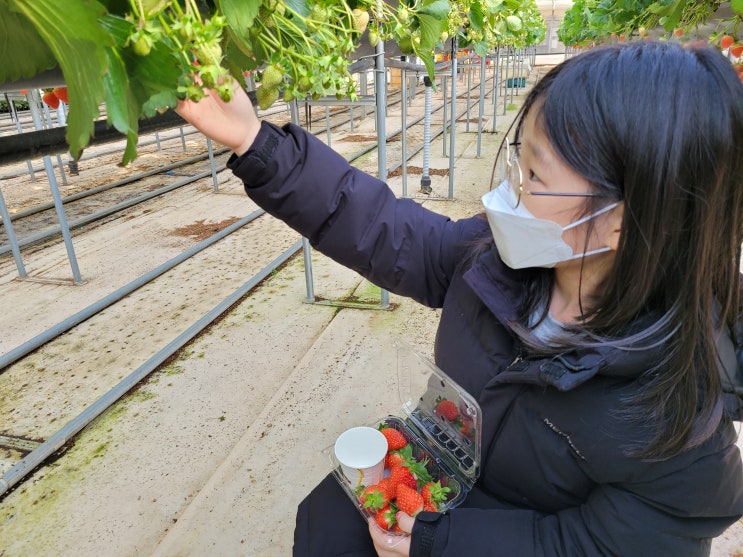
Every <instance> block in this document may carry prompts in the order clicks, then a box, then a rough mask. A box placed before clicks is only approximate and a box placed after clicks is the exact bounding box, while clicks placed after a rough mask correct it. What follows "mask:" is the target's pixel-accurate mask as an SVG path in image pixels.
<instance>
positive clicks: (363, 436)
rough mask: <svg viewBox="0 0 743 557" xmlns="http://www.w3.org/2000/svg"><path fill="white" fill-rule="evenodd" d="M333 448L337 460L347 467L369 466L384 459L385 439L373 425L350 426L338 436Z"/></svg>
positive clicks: (360, 467)
mask: <svg viewBox="0 0 743 557" xmlns="http://www.w3.org/2000/svg"><path fill="white" fill-rule="evenodd" d="M334 450H335V457H336V458H337V459H338V461H339V462H340V463H342V464H345V465H346V466H348V467H349V468H357V469H362V468H369V467H371V466H375V465H377V464H379V463H380V462H381V461H382V460H384V457H385V455H386V454H387V439H386V438H385V437H384V435H382V432H380V431H379V430H377V429H374V428H373V427H368V426H359V427H352V428H351V429H347V430H346V431H344V432H343V433H341V434H340V435H339V436H338V439H336V441H335V447H334Z"/></svg>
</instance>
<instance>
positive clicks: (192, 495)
mask: <svg viewBox="0 0 743 557" xmlns="http://www.w3.org/2000/svg"><path fill="white" fill-rule="evenodd" d="M555 60H556V61H559V59H557V58H556V59H555ZM539 61H540V60H538V62H539ZM550 62H551V59H550ZM538 70H539V68H537V71H538ZM520 100H523V96H521V97H520V98H517V99H516V101H515V102H516V104H518V103H519V102H520ZM514 112H515V111H513V110H510V111H509V113H508V117H503V118H502V117H501V116H500V115H499V116H498V118H499V120H498V124H497V129H498V130H499V133H496V134H492V133H484V134H483V135H482V137H481V152H480V156H479V157H478V156H477V148H478V136H477V133H476V128H475V126H470V130H469V131H465V123H458V124H457V134H456V135H457V143H456V148H455V153H456V157H455V175H456V180H455V182H454V196H453V197H452V198H449V195H448V188H449V180H448V176H447V175H446V174H448V168H449V166H448V165H449V159H448V158H447V157H444V155H443V146H442V143H441V139H440V138H439V139H438V140H436V141H434V143H433V144H432V147H431V153H432V155H431V160H430V168H431V169H441V170H446V171H447V172H442V173H441V174H442V175H438V174H433V173H432V181H433V183H432V187H433V192H432V193H431V194H430V195H422V194H421V193H420V192H419V191H418V189H419V182H418V180H419V177H418V176H416V175H410V176H408V183H407V191H408V195H409V196H411V197H415V198H416V199H419V201H420V202H421V203H423V204H424V205H425V206H427V207H429V208H431V209H433V210H435V211H438V212H441V213H445V214H447V215H450V216H451V217H452V218H455V219H456V218H462V217H465V216H469V215H471V214H473V213H476V212H479V211H480V197H481V196H482V194H483V193H484V192H485V191H487V189H488V183H489V180H490V171H491V167H490V162H489V161H491V160H492V159H493V156H494V154H495V152H496V149H497V147H498V144H499V142H500V141H501V139H502V137H503V135H502V131H503V130H504V129H505V128H506V127H507V125H508V123H509V121H510V118H511V117H512V116H513V114H514ZM390 118H391V121H390V124H389V125H388V129H392V127H393V126H395V125H396V124H395V123H394V122H396V121H397V120H395V119H396V118H398V115H397V114H394V113H391V114H390ZM489 118H492V113H491V115H490V116H489ZM393 120H394V121H393ZM488 121H490V120H488ZM486 127H487V121H486ZM372 129H373V128H368V130H367V131H370V130H372ZM361 131H362V130H357V133H361ZM420 156H421V155H418V157H419V158H417V159H413V160H412V161H411V162H410V164H411V165H419V166H420V165H421V164H422V162H421V159H420ZM389 183H390V186H391V187H392V188H393V189H394V190H395V191H396V192H397V193H398V194H400V193H401V192H402V184H401V177H395V178H392V179H390V180H389ZM219 188H220V194H223V195H220V196H218V197H217V199H216V200H215V201H213V206H212V207H207V206H206V205H205V204H206V203H211V202H212V199H211V198H209V197H208V196H204V195H197V196H194V197H192V198H188V197H185V196H184V197H181V198H179V199H178V201H177V202H173V201H169V202H168V203H171V204H173V205H176V207H175V209H177V210H178V212H179V213H186V214H187V215H188V216H187V218H190V219H191V220H192V221H194V222H197V221H198V220H199V218H201V219H202V220H203V219H204V216H203V215H207V214H208V218H210V219H214V220H218V219H219V218H222V219H225V218H228V217H229V216H231V215H232V214H233V213H234V207H235V206H236V205H240V204H242V205H240V207H241V209H240V210H241V211H242V210H244V209H245V207H247V205H245V204H246V203H247V202H246V201H244V200H245V198H244V195H243V194H242V188H241V184H239V183H238V182H237V181H236V180H235V179H233V178H232V177H231V176H228V174H227V173H222V174H221V175H220V186H219ZM199 215H202V216H201V217H199ZM139 225H140V223H139V221H137V220H133V221H132V224H131V226H132V227H136V226H139ZM281 226H283V225H281ZM271 230H272V231H273V232H272V233H275V234H287V232H286V231H285V230H284V229H283V228H280V226H279V225H276V227H275V228H272V229H271ZM153 238H154V235H153ZM289 238H290V239H289V240H288V241H287V243H288V244H290V243H291V242H293V241H295V240H297V239H298V238H296V237H294V236H291V235H289ZM234 249H235V253H237V252H239V250H240V244H237V245H236V246H235V248H234ZM236 265H237V264H235V263H233V264H232V268H230V266H228V265H226V264H225V263H224V262H221V261H220V262H216V263H215V262H214V261H205V262H202V265H201V267H202V268H204V269H207V270H209V271H210V273H211V277H210V280H211V281H212V282H211V284H212V285H214V287H216V285H217V283H219V282H221V281H222V280H227V278H229V277H228V275H230V273H235V272H238V273H239V271H240V270H241V269H242V267H240V268H238V269H235V268H234V267H235V266H236ZM240 265H242V263H240ZM244 265H248V263H247V262H246V263H244ZM312 269H313V276H314V289H315V295H316V297H317V299H318V300H322V301H323V303H321V304H312V303H305V300H306V297H307V289H306V285H307V282H306V278H305V272H304V264H303V260H302V257H301V256H296V257H294V258H292V259H290V260H289V262H288V263H287V264H286V265H285V266H284V267H282V268H281V270H279V271H278V272H276V273H274V274H272V275H271V276H270V277H269V278H267V279H266V280H265V281H263V282H262V283H261V284H260V286H259V287H258V288H256V289H255V290H254V291H252V292H251V293H250V295H249V296H248V297H246V298H245V299H244V300H242V301H241V302H240V303H239V304H236V305H235V306H233V307H231V308H230V310H229V312H227V313H226V314H225V315H224V316H223V317H222V319H221V320H219V321H218V322H217V323H215V324H214V325H213V326H211V327H210V328H209V329H208V330H207V331H205V332H204V333H203V334H202V335H200V336H199V337H198V338H197V339H196V340H195V341H194V342H193V343H191V344H190V345H189V346H188V348H187V350H184V351H183V352H182V353H181V355H180V356H179V357H178V358H177V359H176V360H174V361H172V362H169V363H168V365H166V366H164V367H163V368H162V369H161V370H160V371H158V372H156V373H155V374H153V376H151V377H150V378H149V379H148V380H146V381H145V382H143V383H142V384H140V385H139V386H138V387H137V389H136V390H134V391H132V392H131V393H130V394H129V395H128V396H127V397H126V398H125V399H123V400H122V401H120V402H119V403H117V404H116V405H115V406H114V407H112V408H111V409H109V410H108V411H107V412H106V413H105V414H103V415H102V416H101V417H100V418H98V419H97V420H96V421H94V422H93V423H92V424H90V426H88V427H87V428H86V429H85V430H84V431H83V432H82V433H81V434H80V435H79V436H78V437H77V438H76V440H75V441H74V442H73V443H71V444H70V445H69V446H68V447H67V448H66V450H65V452H64V454H63V455H62V456H60V457H59V458H57V459H55V460H53V461H52V462H50V463H48V464H47V465H46V466H44V467H43V468H42V469H39V470H38V471H36V472H35V473H34V474H33V475H32V476H31V477H30V478H29V479H27V480H26V481H25V482H24V483H22V484H21V485H20V486H19V487H17V488H16V489H15V490H14V491H12V492H11V493H9V494H7V495H6V496H5V498H4V499H2V500H0V556H2V557H9V556H23V557H25V556H30V555H34V556H35V557H36V556H47V555H48V556H58V555H63V556H67V555H70V556H72V555H74V556H76V557H78V556H100V555H106V556H107V557H119V556H121V557H129V556H162V557H166V556H168V557H170V556H207V555H209V556H238V555H244V556H267V557H272V556H283V555H289V554H290V553H291V546H292V540H293V528H294V516H295V510H296V507H297V504H298V503H299V502H300V501H301V500H302V498H304V496H305V495H306V494H307V493H308V492H309V490H311V489H312V487H313V486H315V485H316V484H317V483H318V482H319V481H320V480H321V479H322V478H323V477H324V476H325V475H326V474H327V473H328V472H329V471H330V468H331V465H330V462H329V460H328V458H327V456H326V455H325V454H324V453H323V450H324V449H325V448H327V447H328V446H330V445H331V444H332V443H333V442H334V440H335V439H336V437H337V436H338V434H340V433H341V432H342V431H343V430H345V429H347V428H349V427H353V426H355V425H362V424H370V423H373V422H375V421H376V420H377V419H379V418H380V417H383V416H385V415H387V414H398V415H399V414H402V408H401V405H402V401H401V400H400V397H399V395H398V379H397V366H396V353H395V350H394V348H393V346H392V342H393V340H394V339H395V338H402V339H404V340H406V341H407V342H409V343H410V344H412V345H413V346H415V347H416V348H417V349H418V350H419V351H421V352H422V353H423V354H425V355H429V356H430V355H431V349H432V343H433V339H434V335H435V331H436V324H437V318H438V311H437V310H432V309H428V308H424V307H422V306H420V305H418V304H416V303H414V302H412V301H410V300H407V299H403V298H400V297H398V296H394V295H390V308H389V309H385V308H382V307H380V304H379V302H380V293H379V290H378V289H376V288H375V287H373V286H372V285H370V284H368V283H367V282H366V281H364V280H362V279H360V278H359V277H358V275H356V274H355V273H353V272H351V271H349V270H347V269H344V268H342V267H340V266H339V265H337V264H335V263H334V262H332V261H329V260H328V259H327V258H325V257H323V256H321V255H320V254H318V253H316V252H313V254H312ZM193 272H197V269H193ZM246 276H247V274H246ZM153 288H157V286H153ZM159 295H160V296H162V297H170V298H172V301H173V304H174V305H178V304H183V306H184V308H183V312H187V311H188V308H186V307H185V306H187V305H188V299H186V302H185V303H184V302H183V300H184V296H186V295H187V294H186V293H184V292H182V291H180V290H178V289H175V288H174V289H167V290H165V289H164V290H163V291H162V292H159ZM14 299H15V298H14ZM349 300H353V301H354V302H358V303H360V304H361V305H362V306H364V307H350V306H351V304H348V303H347V302H348V301H349ZM3 301H5V302H7V301H8V300H7V299H5V300H4V299H3V297H2V291H1V290H0V303H2V302H3ZM14 303H15V304H21V305H22V304H23V303H28V304H29V305H30V304H31V303H32V301H31V300H25V299H23V301H21V299H20V298H17V299H15V302H14ZM4 307H7V304H6V305H5V306H4ZM139 311H140V313H135V314H132V315H130V316H129V317H128V318H127V317H126V316H124V317H122V319H121V320H119V322H118V326H121V327H123V326H124V324H123V323H122V322H121V321H123V320H126V319H129V320H133V321H137V320H142V319H146V318H147V315H146V312H147V308H140V309H139ZM86 332H87V334H89V335H94V334H95V331H94V330H92V327H91V328H89V329H88V330H87V331H86ZM88 338H90V337H88ZM70 342H71V343H72V344H71V345H70V349H72V347H74V346H76V345H75V339H71V340H70ZM131 352H132V353H136V348H135V345H132V348H131ZM105 365H107V364H103V363H102V364H101V368H102V367H104V366H105ZM109 365H113V364H109ZM63 386H64V385H63V384H62V383H60V386H59V389H63ZM42 406H43V403H42ZM741 446H743V441H742V442H741ZM712 555H713V556H714V557H723V556H724V557H732V556H738V557H740V556H741V555H743V524H742V523H740V522H739V523H737V524H736V525H735V526H733V527H732V528H731V529H730V530H729V531H728V532H726V533H725V534H724V535H723V536H722V537H720V538H718V539H717V540H715V542H714V548H713V552H712Z"/></svg>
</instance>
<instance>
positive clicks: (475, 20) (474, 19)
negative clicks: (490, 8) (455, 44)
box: [469, 2, 485, 29]
mask: <svg viewBox="0 0 743 557" xmlns="http://www.w3.org/2000/svg"><path fill="white" fill-rule="evenodd" d="M469 20H470V25H472V27H474V28H475V29H482V28H483V27H484V25H485V16H484V15H483V13H482V5H481V4H480V3H479V2H473V3H472V5H471V6H470V11H469Z"/></svg>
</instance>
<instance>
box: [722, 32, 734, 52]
mask: <svg viewBox="0 0 743 557" xmlns="http://www.w3.org/2000/svg"><path fill="white" fill-rule="evenodd" d="M734 42H735V38H733V37H732V36H730V35H723V36H722V38H721V39H720V48H721V49H722V50H725V49H726V48H730V47H731V46H733V43H734Z"/></svg>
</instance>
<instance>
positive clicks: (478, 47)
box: [473, 41, 488, 57]
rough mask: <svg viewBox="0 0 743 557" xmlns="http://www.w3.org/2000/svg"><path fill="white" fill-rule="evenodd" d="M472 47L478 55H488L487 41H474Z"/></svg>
mask: <svg viewBox="0 0 743 557" xmlns="http://www.w3.org/2000/svg"><path fill="white" fill-rule="evenodd" d="M473 48H474V50H475V52H476V53H477V54H478V55H479V56H483V57H484V56H487V55H488V43H486V42H485V41H480V42H478V43H475V44H474V47H473Z"/></svg>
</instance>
